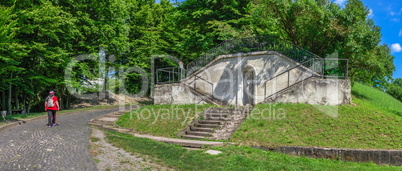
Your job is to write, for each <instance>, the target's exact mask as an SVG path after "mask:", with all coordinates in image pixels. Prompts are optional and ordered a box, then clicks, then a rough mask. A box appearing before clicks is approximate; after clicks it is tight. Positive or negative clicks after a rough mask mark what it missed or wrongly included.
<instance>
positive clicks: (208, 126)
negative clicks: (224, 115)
mask: <svg viewBox="0 0 402 171" xmlns="http://www.w3.org/2000/svg"><path fill="white" fill-rule="evenodd" d="M195 126H196V127H199V128H216V127H218V126H219V124H200V123H198V124H196V125H195Z"/></svg>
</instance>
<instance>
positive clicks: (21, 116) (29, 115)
mask: <svg viewBox="0 0 402 171" xmlns="http://www.w3.org/2000/svg"><path fill="white" fill-rule="evenodd" d="M118 106H119V105H110V106H93V107H88V108H80V109H74V110H62V111H58V112H57V114H63V113H69V112H76V111H85V110H93V109H108V108H115V107H118ZM42 115H47V112H39V113H27V114H13V115H7V116H6V118H5V120H3V118H1V117H0V126H2V125H5V124H8V122H5V121H12V120H19V119H30V118H35V117H38V116H42Z"/></svg>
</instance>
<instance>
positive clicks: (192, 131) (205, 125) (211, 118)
mask: <svg viewBox="0 0 402 171" xmlns="http://www.w3.org/2000/svg"><path fill="white" fill-rule="evenodd" d="M247 115H248V110H245V109H239V108H237V109H236V108H221V107H220V108H208V109H206V110H205V111H204V112H203V115H202V116H200V117H199V118H197V119H196V120H194V121H193V122H192V123H191V124H190V125H189V126H187V128H185V129H184V130H183V131H182V133H181V137H182V138H188V139H213V140H222V139H228V138H230V137H231V135H232V133H233V132H235V131H236V129H237V127H238V126H240V124H241V123H242V122H243V120H244V119H245V118H246V116H247ZM222 132H225V133H226V134H225V135H223V134H222Z"/></svg>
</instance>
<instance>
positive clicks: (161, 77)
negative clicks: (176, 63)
mask: <svg viewBox="0 0 402 171" xmlns="http://www.w3.org/2000/svg"><path fill="white" fill-rule="evenodd" d="M185 74H186V72H185V70H184V69H182V68H180V67H170V68H160V69H157V70H156V84H170V83H178V82H180V80H181V79H183V78H185Z"/></svg>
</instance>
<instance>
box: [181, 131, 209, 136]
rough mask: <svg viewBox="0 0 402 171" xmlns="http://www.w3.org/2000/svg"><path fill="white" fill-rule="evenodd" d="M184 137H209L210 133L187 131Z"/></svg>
mask: <svg viewBox="0 0 402 171" xmlns="http://www.w3.org/2000/svg"><path fill="white" fill-rule="evenodd" d="M186 135H195V136H210V135H211V133H210V132H199V131H187V132H186Z"/></svg>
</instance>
